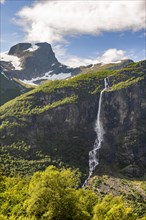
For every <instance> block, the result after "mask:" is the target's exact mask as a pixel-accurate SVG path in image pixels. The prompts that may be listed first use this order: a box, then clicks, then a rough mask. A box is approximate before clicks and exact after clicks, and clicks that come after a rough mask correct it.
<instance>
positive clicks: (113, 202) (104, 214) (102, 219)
mask: <svg viewBox="0 0 146 220" xmlns="http://www.w3.org/2000/svg"><path fill="white" fill-rule="evenodd" d="M125 219H126V220H134V219H137V214H135V213H133V212H132V208H130V207H128V206H127V205H126V204H125V203H124V201H123V199H122V197H121V196H117V197H113V196H112V195H111V194H109V195H107V196H105V197H104V198H103V200H102V201H100V202H99V203H98V204H97V205H96V206H95V207H94V217H93V220H125Z"/></svg>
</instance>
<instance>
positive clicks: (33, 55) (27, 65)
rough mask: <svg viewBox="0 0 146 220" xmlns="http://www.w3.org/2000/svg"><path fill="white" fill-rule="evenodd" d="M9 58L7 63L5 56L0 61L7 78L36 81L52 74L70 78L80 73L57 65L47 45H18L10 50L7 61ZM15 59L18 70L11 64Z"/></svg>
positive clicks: (77, 69) (59, 64)
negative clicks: (65, 75)
mask: <svg viewBox="0 0 146 220" xmlns="http://www.w3.org/2000/svg"><path fill="white" fill-rule="evenodd" d="M9 57H10V61H7V60H6V59H5V56H4V58H3V59H2V61H1V67H2V68H3V72H4V73H5V74H6V75H7V76H8V77H9V78H13V77H16V78H18V79H21V80H24V79H25V80H31V79H32V78H33V79H35V78H36V81H37V78H38V77H39V78H41V77H43V76H51V75H54V74H57V75H58V74H68V75H69V76H71V75H75V74H77V73H79V72H80V69H79V68H70V67H67V66H66V65H63V64H61V63H59V62H58V60H57V59H56V57H55V54H54V52H53V51H52V47H51V45H50V44H48V43H37V44H35V45H32V44H30V43H19V44H17V45H15V46H13V47H11V48H10V50H9V52H8V55H7V59H9ZM16 58H17V59H19V62H20V64H19V68H18V67H16V66H15V65H13V63H14V62H11V59H13V60H15V59H16ZM17 62H18V61H17ZM14 64H15V63H14ZM46 74H47V75H46ZM64 78H65V77H64ZM46 79H47V78H46ZM38 80H39V79H38ZM42 80H43V79H42ZM40 81H41V79H40Z"/></svg>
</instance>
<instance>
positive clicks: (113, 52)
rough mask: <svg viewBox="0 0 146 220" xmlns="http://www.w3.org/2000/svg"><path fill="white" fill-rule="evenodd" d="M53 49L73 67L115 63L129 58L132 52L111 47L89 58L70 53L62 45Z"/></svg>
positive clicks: (65, 62) (63, 61) (60, 59)
mask: <svg viewBox="0 0 146 220" xmlns="http://www.w3.org/2000/svg"><path fill="white" fill-rule="evenodd" d="M53 50H54V51H55V54H56V56H57V58H58V59H59V61H61V62H62V63H64V64H66V65H68V66H71V67H78V66H86V65H89V64H96V63H103V64H106V63H115V62H119V61H121V60H123V59H127V58H128V57H129V58H131V54H128V53H127V52H126V51H124V50H118V49H116V48H110V49H108V50H106V51H104V52H103V53H102V54H100V55H98V56H97V57H89V58H81V57H78V56H74V55H71V54H68V53H67V50H66V49H64V48H63V47H62V45H59V46H58V45H57V47H56V46H55V47H53Z"/></svg>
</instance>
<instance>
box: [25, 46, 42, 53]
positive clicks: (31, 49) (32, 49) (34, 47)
mask: <svg viewBox="0 0 146 220" xmlns="http://www.w3.org/2000/svg"><path fill="white" fill-rule="evenodd" d="M38 48H39V46H37V45H35V44H32V45H31V47H30V48H28V49H27V50H26V51H30V52H33V51H35V50H37V49H38Z"/></svg>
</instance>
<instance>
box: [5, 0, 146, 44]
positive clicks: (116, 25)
mask: <svg viewBox="0 0 146 220" xmlns="http://www.w3.org/2000/svg"><path fill="white" fill-rule="evenodd" d="M1 1H2V0H1ZM17 24H19V25H20V26H21V27H22V28H23V30H24V31H25V33H26V40H27V41H30V42H33V41H35V42H36V41H47V42H49V43H52V42H65V37H66V36H74V35H83V34H90V35H99V34H101V33H102V32H107V31H125V30H133V31H138V30H140V29H143V28H144V27H145V1H143V0H138V1H133V0H128V1H112V0H108V1H92V0H88V1H50V0H46V1H40V2H35V3H34V4H33V5H32V6H31V7H24V8H22V9H21V10H20V11H19V12H18V14H17Z"/></svg>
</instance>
